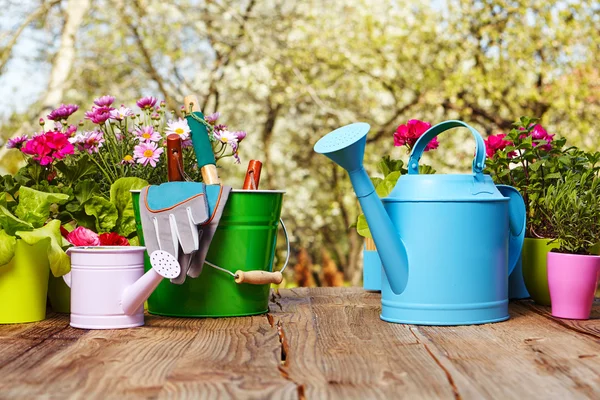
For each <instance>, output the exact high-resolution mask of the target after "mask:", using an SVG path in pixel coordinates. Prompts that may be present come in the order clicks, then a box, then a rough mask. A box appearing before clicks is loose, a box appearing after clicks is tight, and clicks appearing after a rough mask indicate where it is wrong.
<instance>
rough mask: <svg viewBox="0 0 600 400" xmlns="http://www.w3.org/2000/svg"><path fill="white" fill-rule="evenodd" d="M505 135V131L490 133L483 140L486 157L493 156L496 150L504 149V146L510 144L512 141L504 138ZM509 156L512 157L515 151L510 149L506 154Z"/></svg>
mask: <svg viewBox="0 0 600 400" xmlns="http://www.w3.org/2000/svg"><path fill="white" fill-rule="evenodd" d="M505 137H506V133H499V134H497V135H490V136H488V138H487V139H485V140H484V142H485V154H486V155H487V156H488V157H490V158H491V157H493V156H494V154H496V152H498V151H500V150H504V149H505V148H506V146H511V145H512V144H513V143H512V142H511V141H510V140H506V139H504V138H505ZM507 155H508V157H509V158H511V157H514V156H515V155H516V153H515V152H513V151H511V152H510V153H509V154H507Z"/></svg>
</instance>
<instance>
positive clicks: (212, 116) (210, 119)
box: [204, 112, 221, 125]
mask: <svg viewBox="0 0 600 400" xmlns="http://www.w3.org/2000/svg"><path fill="white" fill-rule="evenodd" d="M220 116H221V113H220V112H216V113H212V114H210V115H207V116H205V117H204V120H205V121H206V122H208V123H209V124H211V125H214V124H215V122H217V120H218V119H219V117H220Z"/></svg>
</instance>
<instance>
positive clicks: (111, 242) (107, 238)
mask: <svg viewBox="0 0 600 400" xmlns="http://www.w3.org/2000/svg"><path fill="white" fill-rule="evenodd" d="M100 246H129V241H128V240H127V238H125V237H123V236H121V235H119V234H118V233H116V232H107V233H102V234H100Z"/></svg>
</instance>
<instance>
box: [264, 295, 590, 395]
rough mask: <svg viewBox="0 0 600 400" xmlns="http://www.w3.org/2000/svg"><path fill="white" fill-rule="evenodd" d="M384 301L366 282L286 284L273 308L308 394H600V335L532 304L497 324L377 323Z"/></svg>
mask: <svg viewBox="0 0 600 400" xmlns="http://www.w3.org/2000/svg"><path fill="white" fill-rule="evenodd" d="M379 301H380V299H379V296H378V295H375V294H373V293H367V292H364V291H362V290H360V289H354V290H348V289H345V290H344V291H343V296H340V292H339V291H337V292H336V290H335V289H311V290H306V289H299V290H295V291H294V292H289V291H288V292H286V291H282V292H281V297H279V298H277V303H273V306H272V307H271V312H272V315H273V317H274V319H275V320H276V321H277V323H279V324H280V328H281V330H282V331H283V335H285V338H286V341H287V344H288V345H287V347H288V354H287V357H288V362H287V363H286V365H285V366H284V369H285V370H286V372H287V373H288V375H289V376H290V379H292V380H294V381H295V382H296V383H297V384H298V385H304V390H305V392H306V393H307V397H308V398H352V397H369V398H376V397H406V398H415V397H418V398H429V397H435V398H451V397H454V398H463V399H469V398H473V399H479V398H503V399H505V398H507V399H510V398H515V399H517V398H528V397H531V398H598V397H600V354H598V353H599V350H600V346H599V343H598V341H597V340H595V339H594V338H590V337H585V336H583V335H580V334H578V333H577V332H575V331H570V330H568V329H564V327H562V326H561V325H560V324H558V323H554V322H553V321H549V320H548V319H547V318H546V317H544V316H541V315H538V314H536V313H533V312H531V311H530V310H529V309H527V306H525V305H521V304H518V303H517V304H512V305H511V316H512V318H511V320H509V321H507V322H503V323H500V324H489V325H481V326H464V327H416V326H412V327H410V326H406V325H396V324H388V323H385V322H382V321H380V320H379V319H378V317H379V316H378V314H379ZM389 377H396V378H398V377H400V379H397V380H396V381H395V382H390V380H389V379H386V378H389Z"/></svg>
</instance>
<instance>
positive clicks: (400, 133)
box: [394, 119, 439, 151]
mask: <svg viewBox="0 0 600 400" xmlns="http://www.w3.org/2000/svg"><path fill="white" fill-rule="evenodd" d="M429 128H431V124H430V123H429V122H424V121H419V120H418V119H411V120H409V121H408V122H407V123H406V125H400V126H398V128H397V129H396V132H394V146H396V147H398V146H407V147H408V148H409V149H412V147H413V146H414V145H415V143H417V140H418V139H419V138H420V137H421V135H423V134H424V133H425V132H426V131H427V130H428V129H429ZM438 146H439V142H438V140H437V138H433V140H431V141H430V142H429V143H428V144H427V146H425V151H429V150H434V149H437V148H438Z"/></svg>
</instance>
